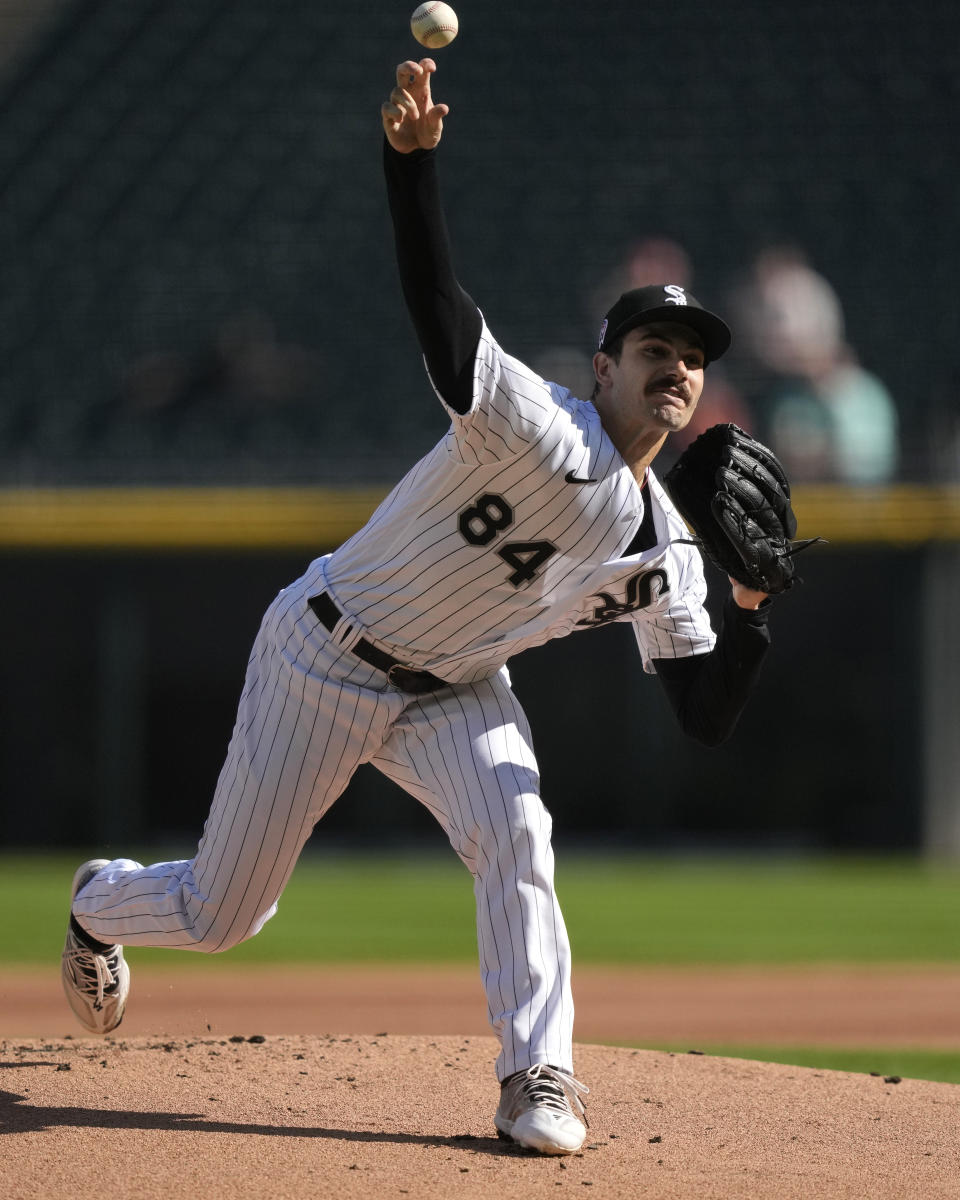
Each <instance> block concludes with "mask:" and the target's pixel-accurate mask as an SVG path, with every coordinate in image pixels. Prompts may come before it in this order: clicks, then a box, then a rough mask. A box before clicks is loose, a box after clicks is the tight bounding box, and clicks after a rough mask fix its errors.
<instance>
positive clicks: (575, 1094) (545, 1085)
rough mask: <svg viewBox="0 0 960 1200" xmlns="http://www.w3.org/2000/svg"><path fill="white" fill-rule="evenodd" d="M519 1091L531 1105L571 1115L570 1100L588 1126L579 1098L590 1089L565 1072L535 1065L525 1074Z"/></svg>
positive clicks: (584, 1110)
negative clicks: (540, 1105) (539, 1105)
mask: <svg viewBox="0 0 960 1200" xmlns="http://www.w3.org/2000/svg"><path fill="white" fill-rule="evenodd" d="M520 1091H521V1092H522V1093H523V1095H524V1096H526V1097H527V1099H528V1100H530V1101H531V1103H534V1104H542V1105H544V1106H545V1107H546V1108H553V1109H557V1110H558V1111H560V1112H562V1113H570V1114H571V1115H572V1114H573V1109H572V1108H571V1106H570V1101H571V1100H572V1101H573V1103H574V1104H575V1105H576V1107H577V1115H578V1116H580V1117H581V1118H582V1119H583V1122H584V1124H585V1125H589V1122H588V1121H587V1115H586V1109H585V1108H584V1105H583V1101H582V1100H581V1099H580V1096H581V1095H584V1096H586V1095H588V1094H589V1092H590V1089H589V1088H588V1087H587V1086H586V1085H585V1084H582V1083H581V1082H580V1081H579V1080H578V1079H574V1077H573V1076H572V1075H567V1074H566V1072H565V1071H558V1070H557V1069H556V1068H555V1067H548V1066H545V1065H544V1064H543V1063H537V1064H536V1065H535V1066H533V1067H531V1068H530V1069H529V1070H528V1071H526V1072H525V1074H524V1078H523V1081H522V1082H521V1084H520Z"/></svg>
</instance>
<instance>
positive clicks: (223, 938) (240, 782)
mask: <svg viewBox="0 0 960 1200" xmlns="http://www.w3.org/2000/svg"><path fill="white" fill-rule="evenodd" d="M345 662H347V663H350V664H351V665H350V666H346V665H345ZM374 675H375V672H374V671H373V669H372V668H370V667H368V666H366V665H365V664H363V663H358V660H356V659H354V658H353V656H352V655H345V654H344V652H343V651H341V650H340V649H339V648H338V647H337V646H336V645H335V644H334V643H332V642H331V641H329V640H328V639H327V637H326V631H325V630H323V628H322V627H321V626H320V625H319V624H318V622H317V620H316V618H315V617H314V615H313V614H312V613H311V612H310V611H309V610H308V609H306V608H305V605H304V604H303V603H302V601H301V599H300V598H298V597H294V598H291V599H290V600H287V601H286V603H285V597H284V596H283V595H281V596H280V597H279V598H278V600H277V601H275V603H274V605H273V606H271V609H270V610H269V611H268V613H267V616H266V617H265V618H264V624H263V626H262V627H261V631H260V634H259V636H258V638H257V642H256V644H255V646H254V652H253V654H252V655H251V658H250V662H249V665H248V671H247V681H246V686H245V689H244V693H243V696H242V698H241V702H240V706H239V711H238V714H237V721H236V726H235V728H234V733H233V737H232V738H231V741H230V747H229V751H228V754H227V759H226V762H225V763H224V766H223V769H222V771H221V773H220V778H219V781H218V783H217V790H216V795H215V797H214V801H213V806H212V808H211V810H210V815H209V817H208V818H207V822H206V825H205V827H204V831H203V837H202V839H201V841H200V844H199V847H198V851H197V855H196V857H195V858H193V859H189V860H181V861H176V862H165V863H155V864H153V865H152V866H148V867H141V866H140V865H139V864H138V863H134V862H131V861H130V860H127V859H116V860H114V861H113V862H111V863H109V864H108V865H107V866H106V867H104V868H103V869H102V870H101V871H99V872H98V873H97V874H96V875H95V876H94V878H93V879H92V880H91V881H90V882H89V883H88V884H87V885H86V886H85V887H84V888H83V889H81V891H80V892H79V893H78V896H77V898H76V899H75V901H74V905H73V912H74V915H75V916H76V918H77V919H78V921H79V922H80V925H81V926H82V928H83V930H85V931H86V933H87V934H89V935H92V936H93V937H94V938H96V939H97V940H99V941H102V942H105V943H121V944H124V945H141V946H167V947H177V948H180V949H184V950H199V951H205V952H209V953H212V952H216V951H220V950H226V949H229V948H230V947H231V946H234V945H236V944H237V943H238V942H241V941H243V940H244V939H246V938H249V937H252V936H253V935H254V934H255V933H257V932H258V930H259V929H260V928H261V927H262V925H263V924H264V922H265V921H266V920H268V918H269V917H271V916H272V915H273V913H274V912H275V911H276V903H277V900H278V898H279V896H280V894H281V892H282V891H283V888H284V887H285V885H286V883H287V881H288V879H289V877H290V875H291V873H292V871H293V868H294V866H295V864H296V861H297V858H298V856H299V854H300V851H301V850H302V848H303V845H304V843H305V842H306V840H307V838H308V837H309V836H310V833H311V831H312V829H313V826H314V825H315V824H316V822H317V821H318V820H319V819H320V817H321V816H322V815H323V813H324V812H325V811H326V809H327V808H328V807H329V806H330V805H331V804H332V803H333V801H334V800H335V799H336V798H337V797H338V796H339V795H340V793H341V792H342V791H343V789H344V788H345V787H346V785H347V783H348V781H349V779H350V777H351V775H352V774H353V772H354V770H355V769H356V767H357V765H358V764H359V763H360V762H362V761H364V760H365V759H366V758H368V757H369V756H370V754H371V753H373V752H374V751H375V750H376V749H377V748H378V747H379V745H380V742H381V740H382V738H383V736H384V734H385V731H386V728H387V726H388V725H389V722H390V720H391V719H392V717H393V715H395V714H396V713H397V712H399V711H400V709H401V707H402V701H401V700H400V698H399V697H398V695H397V694H396V693H394V692H390V691H388V690H385V691H384V692H383V693H381V692H378V691H376V690H374V689H372V688H368V687H366V686H364V685H365V684H367V683H368V682H369V681H370V679H371V678H372V677H373V676H374Z"/></svg>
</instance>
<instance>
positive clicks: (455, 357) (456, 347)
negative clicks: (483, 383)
mask: <svg viewBox="0 0 960 1200" xmlns="http://www.w3.org/2000/svg"><path fill="white" fill-rule="evenodd" d="M383 167H384V174H385V176H386V181H387V199H388V201H389V205H390V216H391V218H392V219H393V230H394V240H395V243H396V252H397V265H398V267H399V270H400V284H401V287H402V288H403V296H404V299H405V300H406V303H407V308H408V309H409V312H410V316H411V319H412V320H413V325H414V328H415V329H416V331H417V338H418V340H419V342H420V348H421V350H422V351H423V356H424V358H425V359H426V363H427V369H428V370H429V372H430V378H431V379H432V380H433V383H434V385H435V386H436V388H437V391H438V392H439V393H440V395H441V396H442V397H443V398H444V400H445V401H446V402H447V404H449V405H450V407H451V408H452V409H453V410H454V411H455V412H459V413H465V412H468V411H469V409H470V404H471V401H472V397H473V362H474V358H475V356H476V350H477V343H478V342H479V340H480V331H481V328H482V320H483V318H482V317H481V315H480V310H479V309H478V308H477V306H476V304H475V303H474V302H473V300H471V298H470V297H469V296H468V295H467V293H466V292H465V291H464V290H463V288H462V287H461V286H460V284H459V283H458V281H457V278H456V276H455V275H454V272H453V265H452V262H451V256H450V239H449V235H448V232H447V223H446V219H445V217H444V215H443V207H442V205H441V203H440V185H439V182H438V179H437V165H436V151H435V150H414V151H413V152H412V153H410V154H400V153H398V151H396V150H394V149H393V147H392V146H391V145H390V143H389V142H388V141H387V140H386V138H384V141H383Z"/></svg>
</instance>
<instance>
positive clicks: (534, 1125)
mask: <svg viewBox="0 0 960 1200" xmlns="http://www.w3.org/2000/svg"><path fill="white" fill-rule="evenodd" d="M589 1091H590V1089H589V1088H588V1087H584V1085H583V1084H582V1083H579V1082H578V1081H577V1080H576V1079H574V1078H573V1076H572V1075H567V1074H566V1073H565V1072H563V1071H558V1070H557V1068H556V1067H548V1066H547V1065H546V1064H545V1063H537V1064H536V1065H535V1066H532V1067H530V1068H529V1069H528V1070H526V1071H517V1072H516V1074H514V1075H511V1076H510V1077H509V1078H508V1079H505V1080H504V1081H503V1083H502V1084H501V1086H500V1104H499V1105H498V1106H497V1111H496V1114H495V1116H494V1118H493V1123H494V1125H496V1127H497V1133H498V1134H499V1135H500V1137H504V1138H512V1139H513V1141H515V1142H519V1144H520V1145H521V1146H528V1147H529V1148H530V1149H531V1150H538V1151H539V1152H540V1153H541V1154H573V1153H574V1152H575V1151H577V1150H579V1149H580V1147H581V1146H582V1145H583V1142H584V1139H585V1138H586V1136H587V1130H586V1126H585V1124H584V1122H585V1120H586V1112H585V1110H584V1107H583V1102H582V1101H581V1099H580V1095H581V1094H583V1095H586V1094H587V1093H588V1092H589ZM571 1100H572V1101H573V1104H574V1105H576V1108H577V1113H579V1116H578V1115H577V1113H575V1112H574V1110H573V1107H572V1106H571ZM581 1116H582V1117H583V1118H584V1121H581V1120H580V1117H581Z"/></svg>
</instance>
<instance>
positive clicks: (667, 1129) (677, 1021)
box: [0, 961, 960, 1200]
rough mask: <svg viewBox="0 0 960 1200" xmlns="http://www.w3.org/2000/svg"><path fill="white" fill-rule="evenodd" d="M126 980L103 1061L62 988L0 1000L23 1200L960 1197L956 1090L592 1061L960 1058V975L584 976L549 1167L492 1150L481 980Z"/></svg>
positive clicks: (24, 982)
mask: <svg viewBox="0 0 960 1200" xmlns="http://www.w3.org/2000/svg"><path fill="white" fill-rule="evenodd" d="M133 970H134V990H133V992H132V996H131V1003H130V1007H129V1009H128V1015H127V1018H126V1019H125V1021H124V1024H123V1026H122V1027H121V1029H120V1030H118V1031H117V1032H116V1033H115V1034H114V1035H113V1036H111V1037H108V1038H103V1039H101V1038H88V1037H81V1036H79V1035H80V1034H81V1033H82V1030H81V1029H80V1028H79V1027H78V1026H73V1025H72V1023H71V1022H72V1018H71V1014H70V1013H69V1010H67V1008H66V1002H65V1001H64V1000H63V999H62V997H61V995H60V993H59V979H58V977H57V975H56V972H55V971H52V972H51V971H45V972H36V971H29V972H15V973H10V974H6V975H5V976H4V978H3V980H2V983H0V1021H2V1029H3V1041H2V1042H0V1071H2V1074H0V1081H2V1082H0V1088H2V1092H0V1130H2V1132H3V1134H4V1135H5V1137H4V1138H3V1142H2V1146H3V1157H2V1166H0V1182H2V1186H3V1194H4V1196H5V1197H8V1198H10V1200H67V1198H68V1197H69V1198H72V1197H74V1196H76V1195H78V1194H85V1193H86V1191H87V1190H88V1188H90V1187H95V1188H96V1191H97V1192H98V1193H102V1194H104V1195H108V1196H110V1197H111V1198H112V1200H127V1198H129V1200H134V1198H138V1200H139V1198H140V1197H143V1198H144V1200H153V1198H154V1197H156V1198H157V1200H161V1198H162V1200H180V1198H181V1197H182V1198H183V1200H187V1198H188V1197H189V1198H190V1200H196V1198H197V1197H200V1196H203V1197H217V1198H218V1200H220V1198H223V1200H233V1198H234V1197H247V1196H250V1197H253V1196H257V1197H260V1196H264V1195H266V1196H268V1197H269V1198H270V1200H284V1198H286V1197H290V1198H291V1200H292V1198H297V1200H300V1198H301V1197H311V1198H313V1197H320V1198H324V1197H331V1198H333V1197H337V1198H339V1197H344V1198H352V1197H377V1198H379V1197H392V1196H398V1197H399V1196H405V1195H407V1196H416V1197H421V1196H422V1197H427V1198H431V1200H432V1198H434V1197H436V1198H441V1200H446V1198H447V1197H455V1196H463V1197H479V1196H481V1195H482V1196H484V1197H486V1196H488V1195H495V1196H497V1197H502V1198H504V1200H513V1198H514V1197H516V1198H517V1200H528V1198H529V1200H537V1198H538V1197H543V1196H547V1195H550V1196H557V1195H560V1196H562V1195H564V1194H570V1191H571V1189H572V1190H573V1191H574V1193H575V1194H576V1195H579V1196H582V1195H590V1196H593V1197H595V1198H597V1197H630V1198H631V1200H632V1198H634V1197H644V1198H650V1200H675V1198H681V1197H682V1198H684V1200H686V1198H693V1197H696V1198H697V1200H793V1198H796V1200H800V1198H801V1197H802V1198H803V1200H808V1198H809V1197H831V1198H841V1200H847V1198H850V1200H853V1198H854V1197H856V1198H864V1200H865V1198H867V1197H869V1198H870V1200H887V1198H889V1200H913V1198H914V1197H916V1198H917V1200H920V1198H921V1197H922V1198H924V1200H929V1198H934V1200H939V1198H940V1197H944V1198H946V1197H956V1196H958V1195H960V1184H958V1179H960V1087H957V1086H955V1085H950V1084H941V1083H929V1082H923V1081H918V1080H910V1079H904V1080H901V1081H899V1082H898V1081H896V1080H895V1079H893V1078H888V1079H884V1078H883V1077H881V1076H876V1077H874V1076H870V1075H867V1074H852V1073H846V1072H837V1071H815V1070H808V1069H804V1068H799V1067H785V1066H775V1065H771V1064H765V1063H755V1062H747V1061H744V1060H737V1059H724V1058H715V1057H710V1056H707V1055H701V1054H696V1053H677V1054H669V1053H666V1052H657V1051H649V1050H641V1049H625V1048H614V1047H611V1046H604V1045H600V1044H597V1041H599V1040H608V1041H634V1042H638V1041H640V1040H642V1039H643V1038H647V1039H648V1040H649V1041H651V1042H653V1041H676V1040H679V1039H685V1038H689V1040H690V1046H689V1049H691V1050H694V1049H696V1043H697V1042H704V1043H708V1042H710V1041H714V1042H717V1041H723V1040H727V1041H730V1040H741V1041H747V1040H749V1041H753V1042H756V1043H762V1042H770V1043H772V1042H778V1043H780V1044H787V1043H789V1042H791V1041H793V1042H796V1043H805V1044H815V1043H817V1042H828V1041H832V1042H837V1041H839V1042H843V1043H845V1044H847V1045H854V1044H861V1045H864V1044H866V1045H871V1046H875V1047H876V1046H882V1045H885V1044H889V1045H896V1046H904V1045H909V1044H917V1045H926V1046H932V1045H940V1046H943V1047H956V1046H958V1045H960V1038H958V1036H957V1025H958V1022H957V1018H956V1014H957V1012H958V1011H960V1004H958V1002H960V972H957V971H951V970H946V969H945V970H919V969H918V970H908V971H904V970H902V969H897V970H896V971H893V970H886V971H884V970H881V969H878V968H877V969H873V968H872V969H869V970H857V971H853V970H848V971H843V972H831V971H826V970H817V971H806V970H799V969H796V968H792V969H784V970H781V971H774V972H769V971H765V972H762V973H760V972H756V971H746V970H729V969H728V970H723V971H713V972H702V971H694V970H692V969H691V970H688V971H686V970H685V971H662V970H656V971H642V972H638V971H634V972H624V971H592V970H582V971H580V972H579V973H578V977H577V980H576V990H577V999H578V1005H579V1008H578V1013H579V1016H578V1045H577V1056H576V1067H577V1074H578V1076H579V1077H580V1078H582V1079H583V1081H584V1082H585V1083H587V1084H588V1085H589V1086H590V1087H591V1089H592V1091H591V1095H590V1097H589V1098H588V1104H589V1108H588V1112H589V1116H590V1131H589V1136H588V1141H587V1144H586V1146H585V1147H584V1149H583V1151H581V1153H580V1154H579V1155H575V1156H570V1157H567V1158H564V1159H546V1158H541V1157H539V1156H537V1155H532V1154H529V1153H526V1152H522V1151H520V1150H518V1149H517V1148H516V1147H513V1146H511V1145H509V1144H506V1143H503V1142H500V1141H498V1140H497V1139H496V1138H495V1137H494V1136H492V1134H493V1128H492V1123H491V1118H492V1114H493V1109H494V1107H495V1105H496V1096H497V1086H496V1081H495V1079H494V1077H493V1070H492V1064H493V1060H494V1058H495V1055H496V1045H495V1042H494V1040H493V1039H492V1038H491V1037H490V1036H489V1032H488V1031H487V1029H486V1025H485V1019H484V1011H483V1005H482V1000H481V998H480V994H479V983H478V981H477V979H476V975H475V972H474V971H471V970H460V969H451V970H435V969H434V970H430V971H426V970H423V971H411V970H409V969H405V970H402V971H399V970H398V971H387V972H384V971H381V970H375V969H374V968H335V969H334V968H325V969H322V970H320V969H317V970H306V969H304V970H292V969H284V970H283V971H277V970H269V969H263V968H261V969H259V970H257V971H256V972H253V973H251V972H243V971H240V970H237V969H235V968H223V967H217V968H212V967H208V966H204V965H198V966H197V967H191V968H189V969H176V968H173V969H171V970H167V971H163V970H159V969H156V968H152V969H150V970H146V969H143V970H139V969H138V968H137V966H136V963H135V961H134V967H133ZM423 1025H426V1026H427V1030H428V1031H425V1030H424V1029H423V1028H422V1026H423ZM451 1026H452V1028H451ZM418 1027H419V1028H418ZM585 1031H588V1032H585ZM737 1031H739V1032H737ZM858 1031H859V1032H858ZM121 1033H122V1036H120V1035H121ZM73 1034H76V1035H77V1036H71V1035H73ZM593 1039H597V1041H594V1040H593ZM585 1188H589V1189H590V1190H589V1192H586V1191H584V1189H585Z"/></svg>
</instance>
